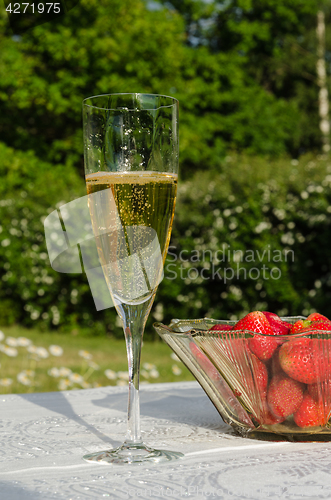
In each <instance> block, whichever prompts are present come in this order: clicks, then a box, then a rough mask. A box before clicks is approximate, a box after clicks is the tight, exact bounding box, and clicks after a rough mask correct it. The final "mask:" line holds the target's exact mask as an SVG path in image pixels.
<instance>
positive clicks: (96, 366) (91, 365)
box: [88, 361, 100, 370]
mask: <svg viewBox="0 0 331 500" xmlns="http://www.w3.org/2000/svg"><path fill="white" fill-rule="evenodd" d="M88 365H89V367H90V368H93V370H100V366H99V365H97V364H96V363H94V361H90V362H89V364H88Z"/></svg>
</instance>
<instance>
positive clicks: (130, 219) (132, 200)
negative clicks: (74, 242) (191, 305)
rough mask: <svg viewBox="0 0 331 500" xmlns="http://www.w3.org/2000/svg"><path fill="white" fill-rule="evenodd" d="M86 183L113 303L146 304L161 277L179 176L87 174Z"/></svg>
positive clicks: (93, 222)
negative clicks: (113, 299)
mask: <svg viewBox="0 0 331 500" xmlns="http://www.w3.org/2000/svg"><path fill="white" fill-rule="evenodd" d="M86 183H87V192H88V194H89V208H90V213H91V219H92V226H93V231H94V234H95V235H96V242H97V247H98V253H99V257H100V260H101V263H102V265H103V269H104V273H105V277H106V280H107V283H108V286H109V288H110V290H111V292H112V295H113V298H115V303H116V300H118V301H119V302H124V303H127V304H133V303H140V302H141V301H145V300H147V299H148V298H149V297H151V295H153V294H154V293H155V291H156V288H157V285H158V283H159V282H160V280H161V276H162V270H163V264H164V260H165V257H166V252H167V249H168V245H169V240H170V234H171V227H172V221H173V217H174V210H175V202H176V192H177V175H176V174H168V173H160V172H151V171H149V172H148V171H146V172H145V171H143V172H140V171H138V172H97V173H94V174H88V175H87V176H86Z"/></svg>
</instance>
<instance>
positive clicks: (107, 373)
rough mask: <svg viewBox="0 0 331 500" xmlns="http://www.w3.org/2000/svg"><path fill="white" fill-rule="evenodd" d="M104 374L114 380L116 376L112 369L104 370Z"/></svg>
mask: <svg viewBox="0 0 331 500" xmlns="http://www.w3.org/2000/svg"><path fill="white" fill-rule="evenodd" d="M105 375H106V377H107V378H109V380H115V379H116V378H117V375H116V373H115V372H114V371H113V370H105Z"/></svg>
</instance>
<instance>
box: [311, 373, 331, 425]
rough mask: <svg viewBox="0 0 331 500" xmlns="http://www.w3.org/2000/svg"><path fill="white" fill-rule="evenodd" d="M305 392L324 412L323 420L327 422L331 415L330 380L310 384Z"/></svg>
mask: <svg viewBox="0 0 331 500" xmlns="http://www.w3.org/2000/svg"><path fill="white" fill-rule="evenodd" d="M307 392H308V394H309V395H310V396H311V397H312V398H313V399H314V400H315V401H316V403H317V404H318V405H319V407H320V408H321V410H322V411H323V412H324V420H325V422H327V421H328V417H329V415H330V413H331V380H325V381H324V382H320V383H319V384H310V385H308V387H307Z"/></svg>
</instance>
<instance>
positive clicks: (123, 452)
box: [83, 443, 184, 465]
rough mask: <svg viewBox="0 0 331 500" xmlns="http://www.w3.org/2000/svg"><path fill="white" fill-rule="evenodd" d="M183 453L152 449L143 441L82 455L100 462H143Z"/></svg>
mask: <svg viewBox="0 0 331 500" xmlns="http://www.w3.org/2000/svg"><path fill="white" fill-rule="evenodd" d="M183 457H184V455H183V453H179V452H177V451H168V450H153V449H152V448H149V447H148V446H146V445H145V444H144V443H124V444H122V446H119V447H118V448H115V449H114V450H106V451H99V452H96V453H90V454H88V455H84V457H83V458H84V460H87V461H88V462H99V463H102V464H120V465H121V464H144V463H151V462H152V463H161V462H170V461H171V460H177V459H178V458H183Z"/></svg>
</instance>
